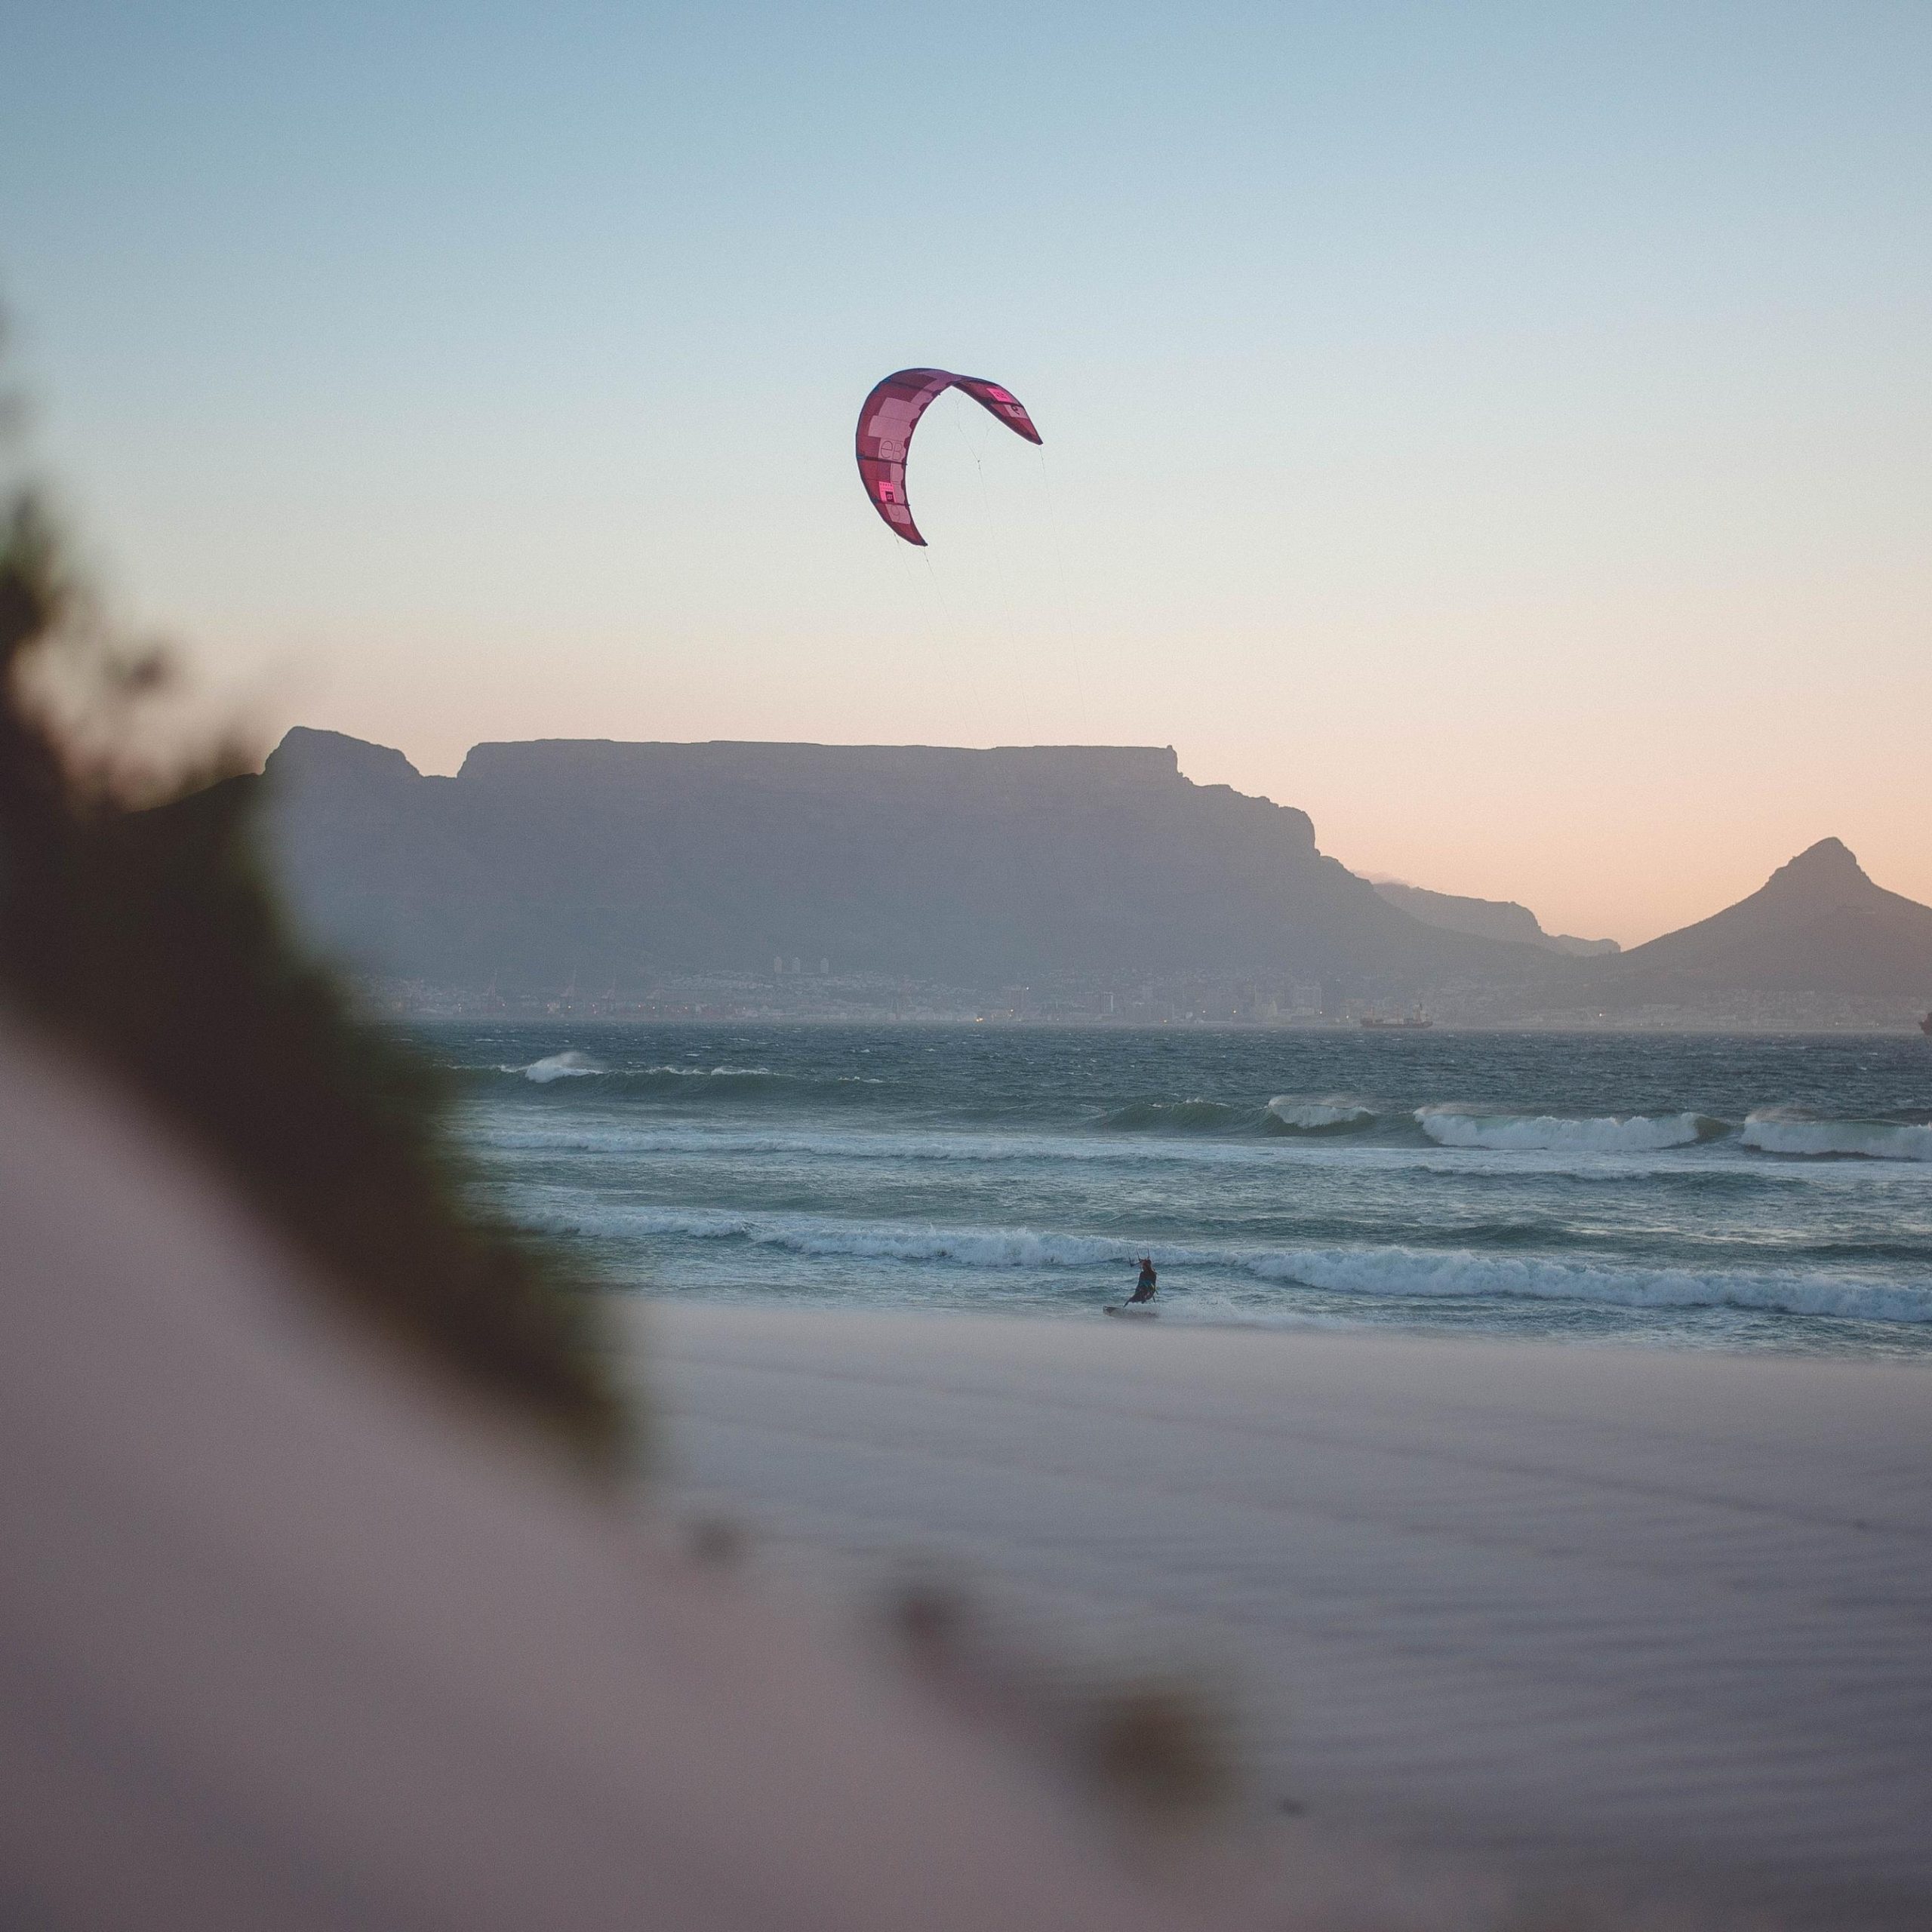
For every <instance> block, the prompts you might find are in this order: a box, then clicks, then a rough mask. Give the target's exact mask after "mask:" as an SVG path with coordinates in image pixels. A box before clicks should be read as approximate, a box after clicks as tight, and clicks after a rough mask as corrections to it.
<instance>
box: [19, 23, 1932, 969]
mask: <svg viewBox="0 0 1932 1932" xmlns="http://www.w3.org/2000/svg"><path fill="white" fill-rule="evenodd" d="M1928 75H1932V13H1928V12H1927V10H1925V9H1924V8H1915V7H1907V6H1890V5H1863V6H1854V7H1852V8H1845V9H1838V10H1827V9H1824V8H1816V7H1808V6H1795V5H1762V6H1753V7H1750V8H1740V7H1735V6H1728V5H1678V6H1672V7H1668V8H1666V7H1663V6H1654V7H1653V6H1643V5H1635V6H1621V7H1617V8H1588V7H1571V8H1560V9H1539V8H1525V7H1521V6H1502V5H1475V6H1472V7H1469V8H1457V9H1444V8H1434V7H1430V6H1426V5H1413V6H1407V5H1405V6H1393V5H1391V6H1374V5H1371V6H1368V7H1364V8H1352V7H1351V8H1343V7H1341V6H1339V5H1325V6H1319V7H1316V6H1301V7H1295V6H1289V7H1286V8H1283V7H1278V6H1270V7H1266V8H1263V7H1260V6H1232V5H1210V6H1207V7H1206V8H1201V9H1195V10H1192V11H1189V13H1188V14H1186V16H1185V17H1181V16H1180V15H1179V14H1176V13H1175V12H1174V11H1173V10H1170V9H1164V8H1152V7H1137V6H1133V5H1129V6H1126V7H1120V8H1111V9H1108V10H1106V11H1102V10H1100V9H1097V8H1060V9H1051V8H1028V9H1020V8H1000V7H997V6H995V7H980V8H974V9H972V10H971V11H968V10H964V9H946V8H940V9H934V10H931V11H927V12H924V13H909V12H908V11H907V10H906V9H904V8H897V9H886V8H814V9H811V10H797V11H793V10H786V9H780V8H758V7H747V8H738V9H736V10H725V11H718V10H703V11H700V10H697V9H695V8H684V7H677V6H669V7H657V8H651V9H648V10H638V11H626V10H620V9H615V8H604V7H592V6H579V7H574V8H563V9H561V10H560V9H555V8H552V9H546V10H543V11H538V10H537V9H535V8H530V7H527V6H526V7H517V6H500V7H494V8H489V9H483V10H477V9H457V8H452V7H440V6H438V7H429V6H422V5H405V6H403V7H400V8H388V9H377V8H373V7H362V6H343V7H336V8H329V9H327V10H318V11H313V12H303V11H287V10H271V11H262V10H255V9H247V8H242V7H239V6H238V5H233V4H232V0H186V4H184V5H182V6H180V7H178V8H172V9H169V10H166V11H165V13H156V12H154V11H151V10H141V9H136V8H130V7H125V6H106V7H103V6H92V5H86V4H85V3H83V4H79V5H72V6H69V7H63V8H58V9H53V8H48V9H41V10H36V11H35V12H34V13H33V14H32V16H31V17H23V18H21V19H20V20H18V21H17V22H15V23H12V25H11V28H10V37H9V54H8V60H7V62H6V63H5V66H4V68H0V211H3V212H4V221H0V299H4V300H5V303H6V304H7V305H8V309H9V310H10V311H11V315H12V318H13V320H14V336H15V341H16V345H17V353H16V355H15V356H14V363H15V370H14V374H15V376H16V379H17V380H19V381H20V382H22V383H24V384H25V386H26V388H27V389H28V391H29V394H30V395H31V396H32V398H33V400H34V402H35V405H36V407H35V420H34V422H33V425H32V438H31V441H30V444H29V452H28V453H29V460H30V462H31V463H32V466H34V467H35V468H36V469H38V470H39V471H40V472H43V473H45V474H46V475H48V476H49V477H51V479H52V480H53V481H54V485H55V486H56V488H57V492H58V494H59V497H60V500H61V502H62V503H63V505H64V506H66V508H67V509H68V510H69V512H70V514H71V515H72V518H73V521H74V523H75V527H76V528H77V530H78V533H79V534H80V536H81V537H82V542H83V546H84V549H85V553H86V557H87V560H88V562H89V563H90V565H91V567H92V568H93V569H94V572H95V574H96V575H97V577H98V579H99V580H100V582H101V583H102V584H103V587H104V589H105V590H106V593H107V595H108V598H109V602H110V605H111V606H112V608H113V609H114V610H115V611H116V612H117V613H118V614H122V616H124V617H125V618H127V619H128V620H129V621H131V622H133V623H138V624H140V625H141V626H145V627H150V628H155V629H160V630H162V631H164V632H167V633H169V634H171V635H174V636H177V637H178V638H180V640H181V641H182V642H183V645H184V646H185V647H186V651H187V654H188V655H189V657H190V659H191V660H192V662H193V663H195V665H197V666H198V667H199V669H200V672H201V673H202V681H203V688H204V692H205V697H204V700H203V701H204V703H205V706H206V707H207V708H208V710H209V711H211V712H220V713H223V714H224V715H227V714H232V712H235V710H237V709H238V710H239V711H240V712H242V714H243V715H245V716H247V717H248V718H251V720H252V721H254V723H255V724H256V725H257V728H258V729H259V732H260V737H261V739H262V741H263V745H264V748H266V746H267V745H268V744H270V743H272V742H273V741H274V740H275V738H276V737H278V736H279V734H280V732H281V729H282V728H284V727H285V726H286V725H287V724H292V723H298V722H299V723H303V724H312V725H317V726H322V727H327V728H334V729H338V730H341V731H347V732H351V733H353V734H355V735H357V736H358V737H365V738H367V739H369V740H374V741H375V742H377V743H384V744H389V745H394V746H398V747H400V748H401V749H402V750H404V751H405V752H406V753H407V754H408V755H409V756H410V758H411V759H412V761H414V762H415V763H416V764H417V765H418V766H419V767H420V768H423V769H424V770H426V771H449V770H452V769H454V766H455V765H456V764H457V762H458V761H460V758H461V757H462V755H463V752H464V751H465V750H466V749H467V747H468V746H469V745H470V744H471V743H474V742H476V741H478V740H497V739H518V738H528V737H614V738H622V739H654V740H689V739H711V738H733V739H785V740H820V741H825V742H829V743H958V744H965V745H987V744H995V743H1006V744H1013V743H1112V744H1143V745H1145V744H1151V745H1165V744H1170V743H1171V744H1172V745H1174V746H1175V747H1176V749H1177V751H1178V752H1179V755H1180V763H1181V766H1182V768H1183V771H1185V772H1186V774H1188V775H1189V777H1192V779H1194V780H1196V781H1197V782H1198V783H1205V784H1213V783H1227V784H1231V785H1233V786H1236V787H1237V788H1238V789H1241V790H1242V791H1244V792H1253V793H1259V794H1262V795H1266V796H1268V797H1270V798H1275V799H1276V800H1278V801H1280V802H1281V803H1283V804H1291V805H1294V806H1298V807H1300V808H1302V809H1303V810H1305V811H1307V812H1308V813H1309V814H1310V815H1311V816H1312V818H1313V820H1314V823H1315V829H1316V835H1317V838H1318V840H1319V842H1320V844H1321V847H1322V848H1323V850H1324V851H1327V852H1329V853H1331V854H1334V856H1336V857H1339V858H1340V859H1341V860H1343V863H1346V865H1348V866H1350V867H1351V868H1352V869H1355V870H1356V871H1358V872H1364V873H1373V874H1377V875H1391V876H1395V877H1398V878H1402V879H1405V880H1408V881H1413V882H1414V883H1416V884H1420V885H1423V886H1426V887H1429V888H1433V889H1435V890H1437V891H1444V892H1451V893H1459V894H1470V895H1473V896H1477V897H1485V898H1494V899H1514V900H1518V901H1520V902H1521V903H1524V904H1526V905H1527V906H1530V907H1531V909H1532V910H1533V911H1534V912H1536V913H1537V915H1538V916H1539V918H1541V920H1542V921H1543V924H1544V925H1545V927H1546V928H1548V929H1549V931H1553V932H1555V931H1562V932H1569V933H1576V934H1584V935H1586V936H1589V937H1598V936H1603V937H1614V938H1616V939H1617V940H1621V941H1623V943H1626V944H1629V943H1635V942H1638V941H1641V940H1644V939H1646V938H1648V937H1651V936H1653V935H1654V934H1657V933H1659V932H1661V931H1666V930H1667V929H1669V928H1673V927H1675V926H1678V925H1681V924H1684V922H1685V921H1687V920H1690V919H1694V918H1698V917H1700V916H1701V915H1703V913H1705V912H1709V911H1710V910H1711V909H1713V908H1715V907H1716V906H1722V905H1725V904H1728V903H1731V902H1733V901H1734V900H1737V899H1738V898H1740V897H1743V895H1744V894H1746V893H1748V892H1749V891H1752V890H1754V889H1755V888H1756V887H1757V886H1758V885H1760V884H1762V883H1763V881H1764V878H1765V877H1766V876H1767V875H1768V874H1769V873H1770V871H1771V870H1772V869H1774V868H1775V867H1776V866H1779V865H1780V864H1782V863H1783V862H1784V861H1785V860H1787V859H1789V857H1791V856H1792V854H1794V853H1795V852H1797V851H1800V850H1801V848H1804V847H1807V846H1808V845H1810V844H1811V843H1812V842H1813V841H1814V840H1816V839H1818V838H1823V837H1825V836H1826V835H1836V836H1838V837H1840V838H1843V839H1844V841H1846V842H1847V844H1849V845H1850V847H1851V848H1853V849H1854V851H1856V852H1857V854H1858V856H1859V857H1860V860H1862V861H1863V863H1864V865H1865V867H1866V870H1867V871H1868V872H1869V873H1870V874H1871V875H1872V877H1873V878H1875V879H1876V880H1878V881H1879V882H1880V883H1881V884H1884V885H1885V886H1887V887H1890V888H1893V889H1894V890H1896V891H1900V892H1903V893H1905V894H1909V895H1910V896H1911V897H1914V898H1916V899H1918V900H1932V838H1928V837H1927V832H1926V829H1925V828H1926V824H1927V807H1928V804H1932V799H1928V797H1927V789H1928V788H1927V780H1926V777H1925V768H1926V763H1927V761H1926V758H1925V755H1924V737H1925V735H1926V731H1927V719H1928V718H1932V648H1928V647H1929V646H1932V638H1928V637H1927V620H1926V617H1925V612H1926V610H1927V604H1928V597H1927V593H1928V591H1932V546H1928V545H1927V541H1926V538H1925V531H1926V530H1927V528H1928V515H1929V513H1932V434H1928V431H1932V420H1928V418H1932V398H1928V395H1927V389H1926V385H1925V383H1924V365H1925V358H1926V352H1927V346H1928V341H1927V337H1928V328H1932V264H1929V263H1928V262H1927V251H1926V249H1925V248H1924V236H1925V235H1926V234H1927V232H1932V100H1928V98H1927V97H1928V94H1932V85H1928V80H1927V76H1928ZM928 362H930V363H936V364H939V365H943V366H945V367H947V368H955V369H960V370H964V371H968V372H970V373H971V374H977V375H983V376H987V377H993V378H995V379H996V380H999V381H1001V382H1003V383H1008V384H1010V385H1011V387H1012V389H1014V392H1015V393H1017V395H1019V396H1020V398H1021V399H1022V400H1023V401H1024V402H1025V404H1026V405H1027V407H1028V408H1029V410H1030V411H1031V412H1032V415H1033V417H1034V419H1035V421H1036V422H1037V423H1038V425H1039V427H1040V430H1041V434H1042V435H1043V436H1044V439H1045V440H1044V448H1043V449H1042V450H1041V451H1035V450H1033V449H1032V448H1029V447H1027V446H1026V445H1023V444H1021V443H1020V442H1019V441H1017V439H1015V438H1011V437H1009V436H1008V435H1005V434H1004V432H1003V431H1001V430H1000V429H998V428H997V426H995V425H994V424H992V423H991V421H990V420H989V419H987V418H986V417H983V415H982V414H981V413H980V411H979V410H978V409H977V408H976V407H975V406H974V405H973V404H971V403H970V402H967V401H963V400H961V398H958V397H957V396H956V395H955V396H951V397H948V398H943V399H942V400H941V401H940V403H938V404H936V405H934V409H933V411H932V413H931V416H930V417H929V418H928V421H927V423H925V425H924V426H923V428H922V429H921V432H920V439H919V441H918V445H916V447H915V455H914V466H915V500H916V502H917V504H918V512H919V519H920V524H921V528H922V529H923V530H924V532H925V534H926V535H927V537H928V539H929V540H930V542H931V549H930V550H929V551H928V552H924V553H923V554H921V553H916V552H911V551H909V550H908V549H906V548H905V546H902V545H900V544H899V543H897V540H895V539H894V538H893V537H891V534H889V533H888V531H886V530H885V529H884V528H883V527H882V526H881V524H880V523H879V521H878V518H876V517H875V515H874V513H873V512H872V509H871V508H870V506H869V505H868V503H866V500H865V497H864V495H863V492H862V491H861V490H860V488H859V485H858V482H857V478H856V476H855V475H854V472H853V466H852V461H851V432H852V423H853V418H854V414H855V413H856V411H857V405H858V402H859V400H860V398H861V397H862V396H863V394H864V393H865V392H866V388H867V387H868V386H869V384H870V383H872V381H873V380H875V379H876V378H877V377H878V376H880V375H881V374H884V373H885V372H886V371H888V370H889V369H891V368H895V367H898V366H900V365H906V364H912V363H928Z"/></svg>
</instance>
